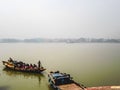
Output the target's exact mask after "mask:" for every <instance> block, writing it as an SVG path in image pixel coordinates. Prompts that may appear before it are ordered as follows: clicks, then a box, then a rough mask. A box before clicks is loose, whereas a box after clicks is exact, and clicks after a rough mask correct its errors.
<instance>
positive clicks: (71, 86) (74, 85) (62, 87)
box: [58, 83, 83, 90]
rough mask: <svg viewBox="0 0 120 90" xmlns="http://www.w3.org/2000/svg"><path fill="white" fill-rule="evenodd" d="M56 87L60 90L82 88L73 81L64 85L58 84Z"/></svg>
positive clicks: (79, 89)
mask: <svg viewBox="0 0 120 90" xmlns="http://www.w3.org/2000/svg"><path fill="white" fill-rule="evenodd" d="M58 87H59V88H60V90H83V89H82V88H80V87H79V86H78V85H76V84H75V83H72V84H66V85H60V86H58Z"/></svg>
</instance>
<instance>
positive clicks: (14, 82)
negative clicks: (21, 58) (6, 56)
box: [0, 68, 52, 90]
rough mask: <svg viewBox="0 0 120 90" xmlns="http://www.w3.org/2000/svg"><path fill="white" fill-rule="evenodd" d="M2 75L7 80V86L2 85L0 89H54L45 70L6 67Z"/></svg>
mask: <svg viewBox="0 0 120 90" xmlns="http://www.w3.org/2000/svg"><path fill="white" fill-rule="evenodd" d="M3 75H4V76H3ZM2 76H3V77H5V78H4V79H5V80H7V82H6V83H5V84H6V85H7V86H5V85H2V86H1V85H0V90H28V89H29V90H52V89H51V87H49V84H48V83H47V78H46V76H47V74H46V73H45V72H44V73H41V74H38V73H27V72H19V71H14V70H10V69H7V68H4V69H3V70H2ZM3 81H4V80H3ZM4 86H5V87H4Z"/></svg>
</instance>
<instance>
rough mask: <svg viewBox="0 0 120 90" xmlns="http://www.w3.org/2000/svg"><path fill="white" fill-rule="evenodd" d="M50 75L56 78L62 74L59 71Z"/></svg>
mask: <svg viewBox="0 0 120 90" xmlns="http://www.w3.org/2000/svg"><path fill="white" fill-rule="evenodd" d="M52 76H53V77H56V78H57V77H62V76H64V75H63V74H61V73H53V74H52Z"/></svg>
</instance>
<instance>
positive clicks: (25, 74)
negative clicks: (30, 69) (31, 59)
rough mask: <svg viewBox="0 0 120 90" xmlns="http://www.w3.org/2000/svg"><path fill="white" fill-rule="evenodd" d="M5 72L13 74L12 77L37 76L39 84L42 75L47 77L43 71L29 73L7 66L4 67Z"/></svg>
mask: <svg viewBox="0 0 120 90" xmlns="http://www.w3.org/2000/svg"><path fill="white" fill-rule="evenodd" d="M3 73H5V74H6V75H8V76H11V77H16V76H23V77H24V78H31V79H32V78H37V79H38V82H39V84H40V81H41V77H45V76H44V75H43V74H42V73H41V74H34V73H27V72H18V71H14V70H10V69H7V68H4V69H3Z"/></svg>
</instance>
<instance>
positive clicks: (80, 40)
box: [0, 38, 120, 43]
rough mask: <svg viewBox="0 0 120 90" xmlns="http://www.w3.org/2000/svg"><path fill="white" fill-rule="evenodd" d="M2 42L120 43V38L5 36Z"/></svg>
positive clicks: (0, 41) (0, 40)
mask: <svg viewBox="0 0 120 90" xmlns="http://www.w3.org/2000/svg"><path fill="white" fill-rule="evenodd" d="M0 43H120V39H104V38H98V39H96V38H77V39H74V38H73V39H69V38H68V39H46V38H32V39H23V40H22V39H14V38H10V39H9V38H4V39H0Z"/></svg>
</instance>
